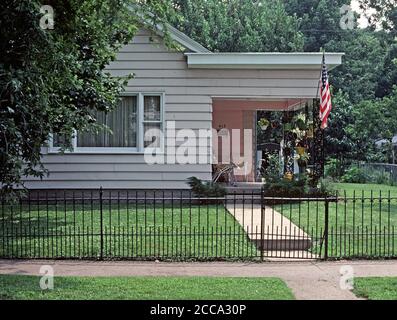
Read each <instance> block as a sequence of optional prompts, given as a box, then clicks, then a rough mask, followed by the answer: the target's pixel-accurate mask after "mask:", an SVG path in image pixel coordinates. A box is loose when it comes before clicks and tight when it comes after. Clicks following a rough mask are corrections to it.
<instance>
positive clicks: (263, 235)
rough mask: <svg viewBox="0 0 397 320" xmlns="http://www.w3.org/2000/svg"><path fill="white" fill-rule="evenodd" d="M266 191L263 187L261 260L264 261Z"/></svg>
mask: <svg viewBox="0 0 397 320" xmlns="http://www.w3.org/2000/svg"><path fill="white" fill-rule="evenodd" d="M264 220H265V191H264V189H263V187H262V188H261V245H260V250H261V261H264V257H265V252H264V248H265V223H264V222H265V221H264Z"/></svg>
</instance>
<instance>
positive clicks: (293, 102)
mask: <svg viewBox="0 0 397 320" xmlns="http://www.w3.org/2000/svg"><path fill="white" fill-rule="evenodd" d="M318 114H319V101H318V99H313V98H306V99H290V98H284V99H282V98H280V99H272V100H263V99H262V100H259V99H233V98H218V99H213V120H212V125H213V128H214V129H215V130H216V135H215V136H214V137H213V152H214V155H213V161H214V165H213V176H216V178H215V179H217V182H222V183H225V184H226V186H227V189H228V191H229V192H230V191H231V192H242V191H253V192H258V191H260V189H261V186H262V183H263V175H262V173H263V172H262V171H263V170H264V169H266V166H267V165H268V162H269V156H271V155H275V156H276V157H278V161H279V163H280V168H281V169H280V171H281V172H279V173H280V175H284V176H286V177H288V178H292V177H293V176H294V175H298V174H300V173H306V172H310V174H312V175H314V176H316V177H317V178H320V177H322V176H323V172H324V151H323V130H321V128H320V120H319V117H318ZM214 132H215V131H214ZM303 158H304V161H302V159H303ZM302 162H303V165H302ZM225 167H226V168H230V170H229V171H227V169H223V168H225ZM232 167H233V169H232ZM222 170H223V171H225V174H222V175H221V176H219V173H220V172H222Z"/></svg>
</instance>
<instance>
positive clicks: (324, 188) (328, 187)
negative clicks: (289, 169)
mask: <svg viewBox="0 0 397 320" xmlns="http://www.w3.org/2000/svg"><path fill="white" fill-rule="evenodd" d="M309 193H310V196H312V197H329V196H335V195H336V189H335V188H334V186H333V183H332V180H330V179H327V178H325V179H320V181H319V183H318V186H317V188H312V189H310V190H309Z"/></svg>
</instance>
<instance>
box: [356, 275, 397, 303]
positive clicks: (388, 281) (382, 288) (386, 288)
mask: <svg viewBox="0 0 397 320" xmlns="http://www.w3.org/2000/svg"><path fill="white" fill-rule="evenodd" d="M353 292H354V294H355V295H356V296H358V297H361V298H366V299H369V300H397V277H390V278H388V277H385V278H376V277H371V278H355V279H354V290H353Z"/></svg>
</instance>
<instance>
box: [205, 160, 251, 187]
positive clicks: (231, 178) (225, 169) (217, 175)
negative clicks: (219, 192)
mask: <svg viewBox="0 0 397 320" xmlns="http://www.w3.org/2000/svg"><path fill="white" fill-rule="evenodd" d="M213 167H214V170H213V172H214V174H213V177H212V182H214V183H216V182H218V181H219V179H221V178H222V177H225V178H226V181H227V182H228V183H229V184H230V185H232V186H235V185H236V183H237V179H236V176H235V174H234V170H235V169H241V168H243V167H244V162H241V163H239V164H235V163H233V162H231V163H229V164H217V165H214V166H213Z"/></svg>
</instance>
